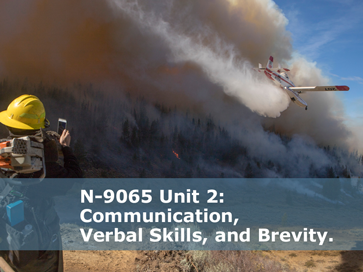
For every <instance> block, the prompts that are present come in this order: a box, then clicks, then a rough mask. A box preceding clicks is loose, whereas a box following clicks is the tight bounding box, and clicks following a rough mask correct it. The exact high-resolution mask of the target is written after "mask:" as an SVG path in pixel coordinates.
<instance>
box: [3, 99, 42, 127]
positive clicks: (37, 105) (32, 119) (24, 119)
mask: <svg viewBox="0 0 363 272" xmlns="http://www.w3.org/2000/svg"><path fill="white" fill-rule="evenodd" d="M0 122H1V123H3V124H4V125H5V126H8V127H12V128H17V129H25V130H35V129H40V128H45V127H46V126H48V125H49V121H48V120H47V119H45V109H44V106H43V103H42V102H41V101H40V100H39V98H38V97H36V96H34V95H29V94H24V95H21V96H19V97H18V98H16V99H14V100H13V102H11V103H10V105H9V106H8V109H7V110H5V111H2V112H0Z"/></svg>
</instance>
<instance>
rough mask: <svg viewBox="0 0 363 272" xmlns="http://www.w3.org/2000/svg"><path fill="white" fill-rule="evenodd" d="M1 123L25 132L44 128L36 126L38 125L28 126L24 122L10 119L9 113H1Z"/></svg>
mask: <svg viewBox="0 0 363 272" xmlns="http://www.w3.org/2000/svg"><path fill="white" fill-rule="evenodd" d="M0 123H2V124H4V125H5V126H8V127H12V128H18V129H25V130H35V129H40V128H44V123H43V124H36V125H28V124H24V123H22V122H19V121H16V120H13V119H10V118H9V116H8V115H7V111H2V112H0Z"/></svg>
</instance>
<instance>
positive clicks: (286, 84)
mask: <svg viewBox="0 0 363 272" xmlns="http://www.w3.org/2000/svg"><path fill="white" fill-rule="evenodd" d="M281 70H283V68H282V69H281ZM264 73H265V75H266V76H267V77H268V78H269V79H270V80H272V82H273V83H275V84H276V85H277V86H279V87H281V89H283V90H285V91H286V92H287V94H288V95H289V96H290V99H291V101H292V102H294V103H295V104H296V105H298V106H300V107H302V108H307V105H308V104H307V103H306V102H305V101H304V100H303V99H302V98H301V97H300V96H299V94H298V93H297V92H296V91H294V90H291V89H290V87H295V85H294V83H292V81H291V80H290V79H289V76H288V75H287V73H285V72H281V71H280V69H279V70H278V71H277V72H275V71H273V70H272V69H269V68H265V69H264Z"/></svg>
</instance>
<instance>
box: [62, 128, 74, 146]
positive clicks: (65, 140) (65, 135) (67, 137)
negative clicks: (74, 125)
mask: <svg viewBox="0 0 363 272" xmlns="http://www.w3.org/2000/svg"><path fill="white" fill-rule="evenodd" d="M59 143H60V144H61V145H62V146H69V145H70V144H71V134H69V131H68V130H66V129H65V130H63V132H62V135H61V136H60V139H59Z"/></svg>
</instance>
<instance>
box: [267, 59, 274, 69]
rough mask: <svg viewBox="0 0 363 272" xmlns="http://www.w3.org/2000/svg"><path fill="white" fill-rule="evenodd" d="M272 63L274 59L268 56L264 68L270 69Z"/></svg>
mask: <svg viewBox="0 0 363 272" xmlns="http://www.w3.org/2000/svg"><path fill="white" fill-rule="evenodd" d="M273 61H274V58H273V57H272V56H270V58H269V60H268V62H267V65H266V68H269V69H272V66H273Z"/></svg>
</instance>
